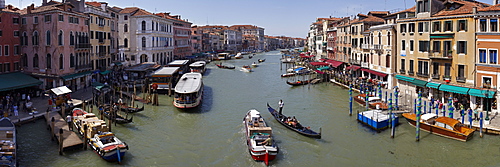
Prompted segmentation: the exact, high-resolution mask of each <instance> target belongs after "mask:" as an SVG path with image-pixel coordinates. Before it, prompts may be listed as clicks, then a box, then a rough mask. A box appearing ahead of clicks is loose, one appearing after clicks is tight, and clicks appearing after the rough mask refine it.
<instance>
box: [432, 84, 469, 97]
mask: <svg viewBox="0 0 500 167" xmlns="http://www.w3.org/2000/svg"><path fill="white" fill-rule="evenodd" d="M439 90H441V91H445V92H452V93H458V94H463V95H467V92H469V88H466V87H460V86H452V85H443V84H441V86H439Z"/></svg>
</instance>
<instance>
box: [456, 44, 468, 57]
mask: <svg viewBox="0 0 500 167" xmlns="http://www.w3.org/2000/svg"><path fill="white" fill-rule="evenodd" d="M457 53H458V54H467V41H458V46H457Z"/></svg>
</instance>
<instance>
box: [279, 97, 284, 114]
mask: <svg viewBox="0 0 500 167" xmlns="http://www.w3.org/2000/svg"><path fill="white" fill-rule="evenodd" d="M278 105H279V107H280V111H279V114H280V116H281V115H283V112H282V111H283V106H284V105H285V103H283V100H281V99H280V101H279V102H278Z"/></svg>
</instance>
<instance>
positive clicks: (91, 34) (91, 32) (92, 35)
mask: <svg viewBox="0 0 500 167" xmlns="http://www.w3.org/2000/svg"><path fill="white" fill-rule="evenodd" d="M96 38H97V37H96ZM90 39H94V31H90Z"/></svg>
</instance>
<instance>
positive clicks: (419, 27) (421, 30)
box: [418, 22, 424, 33]
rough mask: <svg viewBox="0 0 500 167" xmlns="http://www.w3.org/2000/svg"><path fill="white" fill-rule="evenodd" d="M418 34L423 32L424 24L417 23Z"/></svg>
mask: <svg viewBox="0 0 500 167" xmlns="http://www.w3.org/2000/svg"><path fill="white" fill-rule="evenodd" d="M418 32H419V33H422V32H424V22H419V23H418Z"/></svg>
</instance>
